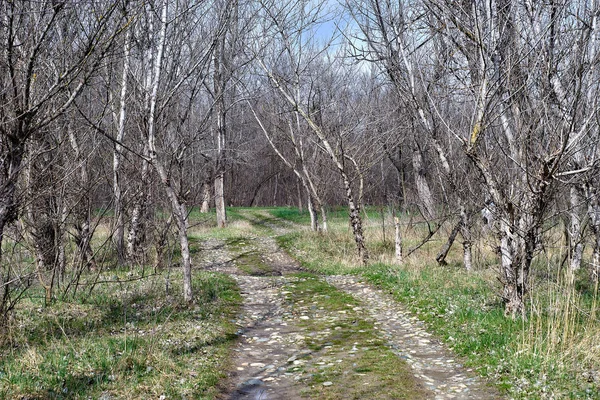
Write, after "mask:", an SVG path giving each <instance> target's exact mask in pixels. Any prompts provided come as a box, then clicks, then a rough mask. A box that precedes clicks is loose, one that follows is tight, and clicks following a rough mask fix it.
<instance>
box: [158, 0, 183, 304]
mask: <svg viewBox="0 0 600 400" xmlns="http://www.w3.org/2000/svg"><path fill="white" fill-rule="evenodd" d="M168 4H169V0H163V3H162V13H161V27H160V32H159V37H158V48H157V56H156V59H155V64H154V81H153V84H152V94H151V96H150V114H149V115H148V154H149V157H150V162H151V164H152V166H153V167H154V169H155V170H156V172H157V173H158V176H159V177H160V180H161V182H162V184H163V186H164V188H165V191H166V192H167V197H168V198H169V200H170V202H171V208H172V212H173V215H174V216H175V220H176V222H177V227H178V229H179V244H180V247H181V264H182V268H183V299H184V301H186V302H191V301H192V299H193V297H192V273H191V271H192V264H191V257H190V249H189V241H188V235H187V229H188V222H187V210H186V207H185V204H184V203H183V202H181V201H180V200H179V198H178V196H177V194H176V192H175V189H174V188H173V186H172V183H171V180H170V179H169V175H168V174H167V171H166V169H165V168H164V165H163V164H162V162H161V161H160V160H159V159H158V154H157V151H156V132H155V125H156V103H157V97H158V88H159V86H160V79H161V72H162V65H161V64H162V58H163V53H164V48H165V41H166V34H167V6H168Z"/></svg>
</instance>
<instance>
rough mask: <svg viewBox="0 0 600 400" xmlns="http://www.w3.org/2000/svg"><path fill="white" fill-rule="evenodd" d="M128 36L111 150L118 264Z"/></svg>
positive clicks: (122, 224)
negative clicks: (113, 144)
mask: <svg viewBox="0 0 600 400" xmlns="http://www.w3.org/2000/svg"><path fill="white" fill-rule="evenodd" d="M130 37H131V29H127V32H126V34H125V38H124V44H123V74H122V77H121V94H120V99H119V116H118V126H117V137H116V143H115V149H114V152H113V192H114V197H115V219H114V224H115V227H114V230H115V233H114V243H115V248H116V251H117V256H118V261H119V264H122V263H123V261H124V260H125V218H124V215H123V214H124V211H123V193H122V190H121V185H122V183H121V176H120V172H121V160H122V158H123V146H122V145H121V143H122V142H123V139H124V138H125V119H126V111H127V107H126V106H127V76H128V74H129V59H130V57H129V54H130V51H129V49H130V43H129V41H130Z"/></svg>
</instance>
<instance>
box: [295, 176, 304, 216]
mask: <svg viewBox="0 0 600 400" xmlns="http://www.w3.org/2000/svg"><path fill="white" fill-rule="evenodd" d="M296 191H297V192H298V196H297V197H298V213H299V214H302V213H303V212H304V207H303V206H302V189H301V188H300V180H299V179H298V180H297V181H296Z"/></svg>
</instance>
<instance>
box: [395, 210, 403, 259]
mask: <svg viewBox="0 0 600 400" xmlns="http://www.w3.org/2000/svg"><path fill="white" fill-rule="evenodd" d="M394 230H395V233H396V235H395V236H394V249H395V250H396V263H397V264H402V261H403V260H402V231H401V230H400V218H398V217H397V216H395V215H394Z"/></svg>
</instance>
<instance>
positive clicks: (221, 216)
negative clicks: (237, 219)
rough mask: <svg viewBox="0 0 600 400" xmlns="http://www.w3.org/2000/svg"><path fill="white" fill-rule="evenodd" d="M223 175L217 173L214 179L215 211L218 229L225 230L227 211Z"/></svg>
mask: <svg viewBox="0 0 600 400" xmlns="http://www.w3.org/2000/svg"><path fill="white" fill-rule="evenodd" d="M224 175H225V174H224V173H223V172H219V173H217V176H216V177H215V209H216V211H217V226H218V227H219V228H225V226H226V225H227V211H226V210H225V196H224V193H223V186H224Z"/></svg>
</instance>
